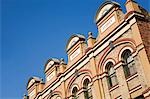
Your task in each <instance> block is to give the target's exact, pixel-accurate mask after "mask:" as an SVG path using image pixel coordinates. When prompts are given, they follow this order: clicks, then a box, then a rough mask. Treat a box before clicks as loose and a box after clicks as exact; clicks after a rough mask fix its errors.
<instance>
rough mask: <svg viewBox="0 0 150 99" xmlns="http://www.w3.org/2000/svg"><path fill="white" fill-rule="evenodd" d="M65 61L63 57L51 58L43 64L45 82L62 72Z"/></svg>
mask: <svg viewBox="0 0 150 99" xmlns="http://www.w3.org/2000/svg"><path fill="white" fill-rule="evenodd" d="M65 67H66V63H65V62H64V60H63V59H60V60H59V59H57V58H51V59H49V60H48V61H47V62H46V64H45V68H44V71H45V75H46V82H52V81H53V80H55V79H56V78H57V76H59V75H60V74H61V73H63V72H64V70H65Z"/></svg>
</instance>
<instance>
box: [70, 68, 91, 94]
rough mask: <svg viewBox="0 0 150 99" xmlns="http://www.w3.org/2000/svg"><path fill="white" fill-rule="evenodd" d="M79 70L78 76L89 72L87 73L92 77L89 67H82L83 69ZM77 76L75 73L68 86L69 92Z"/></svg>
mask: <svg viewBox="0 0 150 99" xmlns="http://www.w3.org/2000/svg"><path fill="white" fill-rule="evenodd" d="M77 72H78V76H80V75H83V74H87V75H89V77H92V72H91V71H90V70H89V69H82V70H79V71H77ZM76 78H77V76H75V75H74V76H73V77H72V78H71V80H70V83H69V84H68V86H67V91H68V93H69V92H70V90H69V89H70V88H71V87H72V85H73V82H74V81H75V80H76Z"/></svg>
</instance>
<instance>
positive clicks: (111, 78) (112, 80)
mask: <svg viewBox="0 0 150 99" xmlns="http://www.w3.org/2000/svg"><path fill="white" fill-rule="evenodd" d="M113 65H114V64H113V63H112V62H108V63H107V64H106V70H107V74H108V76H107V82H108V87H109V88H111V87H113V86H115V85H117V84H118V80H117V76H116V71H115V70H114V66H113Z"/></svg>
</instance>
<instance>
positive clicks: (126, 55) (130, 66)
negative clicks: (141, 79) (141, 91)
mask: <svg viewBox="0 0 150 99" xmlns="http://www.w3.org/2000/svg"><path fill="white" fill-rule="evenodd" d="M121 58H122V61H123V69H124V73H125V77H126V78H128V77H129V76H131V75H133V74H135V73H136V70H135V63H134V59H133V57H132V54H131V51H130V50H128V49H126V50H125V51H123V53H122V55H121Z"/></svg>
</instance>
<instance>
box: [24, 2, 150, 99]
mask: <svg viewBox="0 0 150 99" xmlns="http://www.w3.org/2000/svg"><path fill="white" fill-rule="evenodd" d="M125 7H126V13H123V12H122V10H121V6H120V5H119V4H118V3H117V2H113V1H106V2H104V3H103V4H102V5H101V6H100V7H99V9H98V10H97V13H96V16H95V23H96V25H97V28H98V36H97V37H96V38H95V37H93V35H92V33H91V32H89V33H88V38H87V40H86V38H85V37H84V36H83V35H80V34H75V35H72V36H71V37H70V39H69V40H68V43H67V45H66V52H67V55H68V62H67V63H66V62H64V60H63V59H55V58H51V59H49V60H48V61H47V63H46V64H45V67H44V71H45V76H46V81H43V80H42V79H41V78H39V77H31V78H30V79H29V81H28V83H27V92H28V94H27V95H24V99H150V16H149V13H148V12H147V11H146V10H145V9H144V8H142V7H141V6H140V5H139V4H138V3H137V2H135V1H133V0H127V1H126V3H125Z"/></svg>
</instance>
